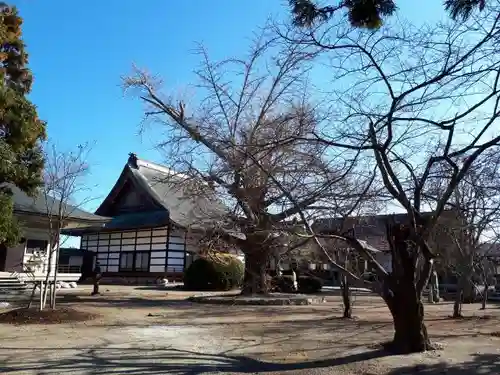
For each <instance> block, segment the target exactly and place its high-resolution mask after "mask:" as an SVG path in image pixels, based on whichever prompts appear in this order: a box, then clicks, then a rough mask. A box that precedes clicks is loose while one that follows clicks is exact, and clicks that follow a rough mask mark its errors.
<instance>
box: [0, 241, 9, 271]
mask: <svg viewBox="0 0 500 375" xmlns="http://www.w3.org/2000/svg"><path fill="white" fill-rule="evenodd" d="M6 260H7V247H6V246H5V245H0V271H5V262H6Z"/></svg>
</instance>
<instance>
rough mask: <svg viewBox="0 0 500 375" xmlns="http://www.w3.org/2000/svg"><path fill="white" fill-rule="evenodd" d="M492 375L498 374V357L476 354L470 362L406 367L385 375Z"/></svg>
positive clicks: (499, 358)
mask: <svg viewBox="0 0 500 375" xmlns="http://www.w3.org/2000/svg"><path fill="white" fill-rule="evenodd" d="M413 374H420V375H438V374H439V375H442V374H447V375H475V374H477V375H479V374H481V375H493V374H495V375H496V374H500V357H499V356H498V355H497V354H476V355H475V356H474V357H473V358H472V359H471V360H470V361H467V362H461V363H456V364H449V363H445V362H442V363H437V364H432V365H423V364H420V365H414V366H407V367H402V368H398V369H394V370H392V371H390V372H389V373H388V374H387V375H413Z"/></svg>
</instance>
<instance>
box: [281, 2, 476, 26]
mask: <svg viewBox="0 0 500 375" xmlns="http://www.w3.org/2000/svg"><path fill="white" fill-rule="evenodd" d="M400 1H401V0H400ZM289 4H290V7H291V9H292V15H293V22H294V24H295V25H296V26H301V27H304V26H305V27H310V26H312V25H314V24H315V23H317V22H325V21H327V20H328V19H330V18H331V17H332V16H333V15H334V14H336V13H338V12H340V11H342V10H346V11H347V16H348V19H349V22H350V23H351V25H352V26H354V27H360V28H366V29H377V28H379V27H380V26H382V24H383V21H384V19H385V18H386V17H389V16H391V15H392V14H393V13H394V12H395V11H396V9H397V7H396V3H395V2H394V0H342V1H339V2H338V3H337V4H331V5H327V6H319V5H318V3H317V2H316V1H314V0H289ZM485 5H486V0H445V1H444V7H445V9H446V11H447V12H448V13H449V14H450V16H451V17H452V18H453V19H454V20H464V21H465V20H467V19H468V18H469V17H470V16H471V15H472V13H473V12H474V10H476V9H479V10H483V9H484V7H485Z"/></svg>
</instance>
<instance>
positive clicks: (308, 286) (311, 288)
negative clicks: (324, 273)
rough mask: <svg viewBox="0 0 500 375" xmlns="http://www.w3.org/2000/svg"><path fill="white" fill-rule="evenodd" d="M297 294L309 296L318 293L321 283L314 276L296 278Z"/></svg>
mask: <svg viewBox="0 0 500 375" xmlns="http://www.w3.org/2000/svg"><path fill="white" fill-rule="evenodd" d="M297 284H298V289H299V290H298V292H299V293H304V294H309V293H318V292H320V291H321V288H322V287H323V282H322V281H321V279H320V278H318V277H314V276H299V277H298V278H297Z"/></svg>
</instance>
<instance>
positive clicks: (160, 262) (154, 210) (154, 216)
mask: <svg viewBox="0 0 500 375" xmlns="http://www.w3.org/2000/svg"><path fill="white" fill-rule="evenodd" d="M189 180H190V179H188V178H187V176H184V175H182V174H179V173H176V172H174V171H172V170H170V169H168V168H166V167H164V166H162V165H158V164H155V163H152V162H149V161H145V160H141V159H139V158H138V157H137V156H136V155H135V154H130V156H129V159H128V161H127V163H126V164H125V167H124V168H123V171H122V172H121V174H120V176H119V178H118V180H117V181H116V183H115V185H114V186H113V188H112V189H111V191H110V192H109V194H108V196H107V197H106V198H105V199H104V201H103V202H102V203H101V205H100V206H99V208H98V209H97V210H96V212H95V215H97V216H99V217H102V218H103V220H104V222H103V223H100V224H99V225H88V226H81V227H79V228H72V229H67V230H64V231H63V232H62V233H63V234H66V235H71V236H80V237H81V249H82V250H87V251H92V252H94V253H95V254H96V260H97V261H98V262H99V265H100V267H101V271H102V272H103V276H104V278H106V279H107V280H109V281H111V280H110V279H118V280H121V281H126V282H141V281H148V280H151V279H156V278H165V277H166V278H168V279H180V278H182V274H183V272H184V270H185V269H186V267H188V266H189V264H190V263H191V262H192V260H193V257H194V256H196V254H197V253H198V252H199V238H200V236H202V234H203V231H204V228H206V227H207V226H208V225H209V222H213V220H217V219H218V218H221V217H223V215H224V213H225V212H226V211H225V210H226V208H225V206H224V205H223V204H222V203H221V202H220V201H218V200H217V199H215V197H211V196H210V195H209V194H196V192H195V191H193V189H192V187H191V184H190V181H189Z"/></svg>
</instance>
